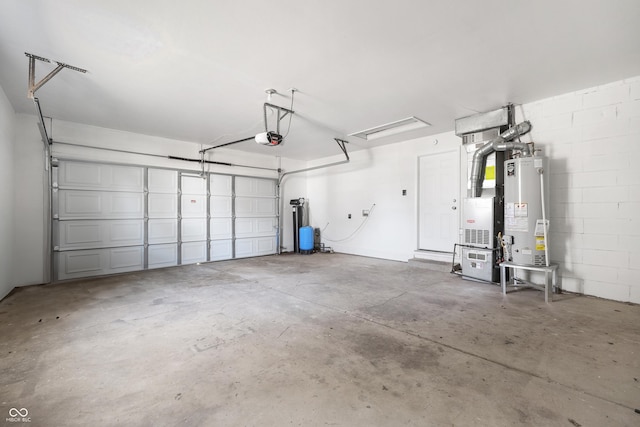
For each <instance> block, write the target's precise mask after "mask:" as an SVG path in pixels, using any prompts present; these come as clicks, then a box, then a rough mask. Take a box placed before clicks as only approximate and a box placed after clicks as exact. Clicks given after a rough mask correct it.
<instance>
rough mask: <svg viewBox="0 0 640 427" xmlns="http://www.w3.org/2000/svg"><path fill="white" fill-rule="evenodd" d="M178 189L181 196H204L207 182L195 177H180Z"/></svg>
mask: <svg viewBox="0 0 640 427" xmlns="http://www.w3.org/2000/svg"><path fill="white" fill-rule="evenodd" d="M180 189H181V191H182V194H193V195H201V196H206V194H207V180H206V179H203V178H200V177H197V176H182V179H181V188H180Z"/></svg>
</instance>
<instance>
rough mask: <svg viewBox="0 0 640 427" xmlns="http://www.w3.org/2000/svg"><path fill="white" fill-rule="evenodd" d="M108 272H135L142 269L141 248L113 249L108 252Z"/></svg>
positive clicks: (142, 255) (142, 253)
mask: <svg viewBox="0 0 640 427" xmlns="http://www.w3.org/2000/svg"><path fill="white" fill-rule="evenodd" d="M108 253H109V271H111V272H121V271H135V270H142V268H143V267H144V259H143V257H144V251H143V248H142V247H133V248H115V249H111V250H109V252H108Z"/></svg>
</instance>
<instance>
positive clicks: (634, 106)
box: [616, 100, 640, 118]
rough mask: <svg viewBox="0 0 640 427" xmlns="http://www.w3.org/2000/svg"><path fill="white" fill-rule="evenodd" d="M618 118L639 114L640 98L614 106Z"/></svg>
mask: <svg viewBox="0 0 640 427" xmlns="http://www.w3.org/2000/svg"><path fill="white" fill-rule="evenodd" d="M616 113H617V115H618V118H628V117H638V116H640V100H634V101H628V102H624V103H622V104H619V105H617V106H616Z"/></svg>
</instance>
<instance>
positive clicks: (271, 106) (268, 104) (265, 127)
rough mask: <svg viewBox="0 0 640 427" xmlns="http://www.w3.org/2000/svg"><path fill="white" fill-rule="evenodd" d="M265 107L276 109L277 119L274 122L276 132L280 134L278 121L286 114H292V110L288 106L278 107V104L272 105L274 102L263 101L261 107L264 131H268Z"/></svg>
mask: <svg viewBox="0 0 640 427" xmlns="http://www.w3.org/2000/svg"><path fill="white" fill-rule="evenodd" d="M267 107H269V108H274V109H276V110H278V121H277V122H276V133H277V134H280V121H281V120H282V119H284V118H285V117H287V115H288V114H294V111H293V110H290V109H288V108H284V107H280V106H279V105H274V104H270V103H268V102H265V103H264V106H263V107H262V109H263V111H264V131H265V132H269V128H268V124H267ZM283 113H284V114H283Z"/></svg>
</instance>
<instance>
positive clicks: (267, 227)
mask: <svg viewBox="0 0 640 427" xmlns="http://www.w3.org/2000/svg"><path fill="white" fill-rule="evenodd" d="M276 227H277V220H276V218H236V237H238V238H243V237H258V236H275V235H276Z"/></svg>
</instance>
